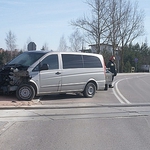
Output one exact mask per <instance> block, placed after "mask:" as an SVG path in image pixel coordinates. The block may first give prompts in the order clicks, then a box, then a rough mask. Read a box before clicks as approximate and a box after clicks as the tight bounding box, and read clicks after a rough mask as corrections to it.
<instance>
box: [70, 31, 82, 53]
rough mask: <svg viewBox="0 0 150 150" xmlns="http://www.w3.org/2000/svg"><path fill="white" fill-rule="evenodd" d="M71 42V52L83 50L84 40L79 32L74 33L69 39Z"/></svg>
mask: <svg viewBox="0 0 150 150" xmlns="http://www.w3.org/2000/svg"><path fill="white" fill-rule="evenodd" d="M69 41H70V44H71V46H70V50H71V51H75V52H77V51H79V50H80V49H81V48H82V46H83V45H82V44H83V38H82V36H81V34H80V32H79V30H75V32H74V33H72V34H71V35H70V37H69Z"/></svg>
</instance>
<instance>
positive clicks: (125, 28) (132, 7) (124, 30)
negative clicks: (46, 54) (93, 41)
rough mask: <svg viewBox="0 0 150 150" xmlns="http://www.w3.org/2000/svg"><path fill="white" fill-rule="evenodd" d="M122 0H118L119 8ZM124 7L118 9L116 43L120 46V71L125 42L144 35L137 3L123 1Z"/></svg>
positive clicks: (142, 14)
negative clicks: (118, 20)
mask: <svg viewBox="0 0 150 150" xmlns="http://www.w3.org/2000/svg"><path fill="white" fill-rule="evenodd" d="M122 2H123V0H120V8H121V6H122ZM123 5H124V9H123V10H122V9H120V14H119V15H120V16H121V17H119V19H120V23H119V28H118V32H119V36H118V40H117V42H118V45H119V46H120V47H121V51H120V52H121V55H120V58H121V68H120V69H121V72H123V68H124V63H123V56H124V48H125V46H126V45H127V44H129V43H131V42H133V41H134V40H135V39H136V38H137V37H139V36H142V35H144V25H143V23H144V12H143V11H141V10H140V11H139V10H138V4H137V3H134V4H131V3H130V1H128V2H126V3H125V2H124V3H123Z"/></svg>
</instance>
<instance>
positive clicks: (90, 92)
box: [83, 82, 96, 98]
mask: <svg viewBox="0 0 150 150" xmlns="http://www.w3.org/2000/svg"><path fill="white" fill-rule="evenodd" d="M95 92H96V86H95V84H94V83H92V82H89V83H88V84H87V85H86V87H85V89H84V91H83V95H84V96H85V97H86V98H92V97H93V96H94V95H95Z"/></svg>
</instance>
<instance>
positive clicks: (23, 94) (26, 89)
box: [16, 84, 35, 101]
mask: <svg viewBox="0 0 150 150" xmlns="http://www.w3.org/2000/svg"><path fill="white" fill-rule="evenodd" d="M34 96H35V90H34V88H33V87H32V86H31V85H28V84H22V85H20V86H19V87H18V89H17V91H16V97H17V99H18V100H25V101H30V100H32V99H33V98H34Z"/></svg>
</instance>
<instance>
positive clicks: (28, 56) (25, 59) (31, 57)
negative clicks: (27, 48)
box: [8, 52, 45, 67]
mask: <svg viewBox="0 0 150 150" xmlns="http://www.w3.org/2000/svg"><path fill="white" fill-rule="evenodd" d="M43 55H45V53H40V52H38V53H36V52H24V53H22V54H20V55H19V56H17V57H16V58H14V59H13V60H12V61H10V62H9V63H8V65H22V66H26V67H29V66H31V65H32V64H33V63H35V62H36V61H37V60H38V59H39V58H41V57H42V56H43Z"/></svg>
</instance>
